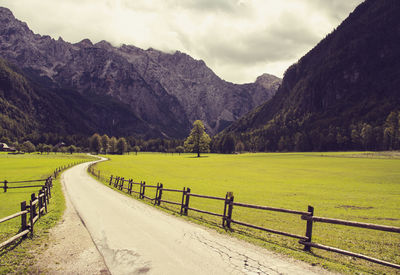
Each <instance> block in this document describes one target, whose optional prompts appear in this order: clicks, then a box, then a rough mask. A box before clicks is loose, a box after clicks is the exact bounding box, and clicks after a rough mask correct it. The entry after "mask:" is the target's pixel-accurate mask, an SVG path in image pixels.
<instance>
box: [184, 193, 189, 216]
mask: <svg viewBox="0 0 400 275" xmlns="http://www.w3.org/2000/svg"><path fill="white" fill-rule="evenodd" d="M189 194H190V188H189V187H188V188H187V189H186V198H185V209H184V215H185V216H187V214H188V210H189V200H190V195H189Z"/></svg>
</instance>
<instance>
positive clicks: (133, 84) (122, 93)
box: [0, 8, 280, 138]
mask: <svg viewBox="0 0 400 275" xmlns="http://www.w3.org/2000/svg"><path fill="white" fill-rule="evenodd" d="M0 21H1V23H2V27H1V28H0V56H2V57H3V58H5V59H6V60H8V61H9V62H11V63H13V64H16V65H17V66H19V67H20V68H22V69H23V70H25V71H28V72H29V73H31V74H37V75H39V76H41V77H42V78H43V81H44V82H46V83H47V84H46V85H50V86H51V87H52V88H55V87H58V88H67V89H71V90H76V91H78V92H79V93H81V94H86V93H87V94H90V93H92V94H96V95H109V96H111V97H112V98H114V99H116V100H117V101H120V102H123V103H125V104H128V105H129V106H130V108H131V110H132V111H133V112H134V113H135V115H136V116H137V117H138V118H140V119H142V120H143V121H145V122H146V123H148V124H149V125H150V126H151V127H154V128H158V129H159V131H160V132H162V133H164V134H163V135H164V136H165V137H180V138H182V137H184V136H186V135H187V134H188V132H189V130H190V127H191V123H192V122H193V121H195V120H197V119H201V120H202V121H203V122H204V124H205V126H206V128H207V130H208V132H209V133H210V134H216V133H217V132H219V131H220V130H222V129H223V128H225V127H226V126H228V125H229V124H230V123H232V122H233V121H235V120H236V119H238V118H239V117H240V116H242V115H243V114H245V113H247V112H248V111H250V110H251V109H253V108H254V107H256V106H258V105H259V104H261V103H262V102H264V101H266V100H268V99H269V98H271V97H272V95H273V94H274V93H275V91H276V88H277V85H279V83H280V80H279V78H277V77H273V76H270V79H271V82H273V83H275V84H274V85H272V84H271V85H270V86H268V85H261V84H260V83H257V82H254V83H249V84H234V83H230V82H227V81H224V80H222V79H221V78H219V77H218V76H217V75H216V74H215V73H214V72H212V70H211V69H210V68H208V67H207V66H206V64H205V63H204V61H202V60H195V59H193V58H191V57H190V56H189V55H187V54H184V53H181V52H179V51H176V52H175V53H173V54H168V53H163V52H161V51H157V50H154V49H147V50H142V49H140V48H138V47H135V46H129V45H121V46H120V47H114V46H112V45H111V44H110V43H109V42H107V41H104V40H103V41H100V42H97V43H95V44H93V43H92V42H91V41H90V40H89V39H83V40H82V41H80V42H78V43H75V44H72V43H69V42H65V41H64V40H63V39H62V38H61V37H60V38H59V39H58V40H55V39H53V38H51V37H49V36H41V35H39V34H34V33H33V32H32V31H31V30H30V29H29V27H28V25H27V24H26V23H24V22H21V21H19V20H17V19H15V17H14V16H13V15H12V13H11V11H9V10H7V9H5V8H0ZM266 82H268V80H266ZM276 83H278V84H277V85H276Z"/></svg>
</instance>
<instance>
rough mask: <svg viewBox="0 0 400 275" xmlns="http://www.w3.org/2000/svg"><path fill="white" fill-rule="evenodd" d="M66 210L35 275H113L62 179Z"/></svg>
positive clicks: (36, 267)
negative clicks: (66, 190)
mask: <svg viewBox="0 0 400 275" xmlns="http://www.w3.org/2000/svg"><path fill="white" fill-rule="evenodd" d="M61 182H62V188H63V192H64V194H65V200H66V210H65V213H64V216H63V218H62V220H61V221H60V222H59V224H57V225H56V226H55V227H54V228H52V229H51V230H50V236H49V243H48V245H47V246H48V248H47V249H46V250H45V251H44V252H43V253H41V254H37V256H36V261H35V262H36V265H35V266H33V268H32V270H31V273H33V274H102V275H105V274H110V272H109V271H108V268H107V266H106V264H105V263H104V259H103V257H102V255H101V254H100V253H99V251H98V250H97V247H96V246H95V244H94V243H93V241H92V239H91V237H90V235H89V233H88V231H87V229H86V227H85V225H84V224H83V222H82V221H81V219H80V217H79V215H78V214H77V212H76V210H75V208H74V206H73V205H72V203H71V200H70V198H69V196H68V194H67V193H66V192H65V182H64V177H63V176H62V177H61Z"/></svg>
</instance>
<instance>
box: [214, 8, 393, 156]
mask: <svg viewBox="0 0 400 275" xmlns="http://www.w3.org/2000/svg"><path fill="white" fill-rule="evenodd" d="M399 15H400V1H398V0H367V1H365V2H363V3H362V4H360V5H359V6H358V7H357V8H356V9H355V10H354V12H352V13H351V14H350V15H349V17H348V18H347V19H346V20H344V21H343V22H342V24H341V25H340V26H339V27H337V29H335V30H334V31H333V32H332V33H330V34H329V35H327V37H326V38H325V39H323V40H322V41H321V42H320V43H319V44H318V45H317V46H315V47H314V48H313V49H312V50H311V51H310V52H308V53H307V54H306V55H305V56H304V57H302V58H301V59H300V60H299V61H298V62H297V63H296V64H293V65H292V66H291V67H289V68H288V69H287V71H286V72H285V75H284V78H283V80H282V85H281V86H280V88H279V89H278V91H277V93H276V94H275V96H274V97H273V98H272V99H271V100H269V101H268V102H266V103H264V104H263V105H261V106H259V107H258V108H256V109H255V110H253V111H251V112H250V113H248V114H247V115H245V116H244V117H243V118H241V119H240V120H238V121H237V122H235V123H233V124H232V125H231V126H229V127H228V128H227V129H225V130H224V131H223V132H222V133H221V134H220V135H219V136H218V137H217V138H216V144H215V146H216V147H217V148H218V146H220V144H221V142H222V141H223V140H224V139H226V137H227V136H230V138H232V136H233V137H235V138H236V139H237V140H238V141H239V140H241V141H242V142H243V143H245V145H246V146H247V149H249V150H261V151H264V150H265V151H276V150H280V151H282V150H289V151H292V150H297V151H309V150H318V151H319V150H345V149H346V150H349V149H352V150H353V149H357V150H358V149H392V148H394V147H393V142H392V141H390V140H393V139H395V137H397V138H398V137H400V133H398V134H396V132H397V131H398V130H397V129H399V125H400V116H399V117H398V118H396V119H394V120H393V118H394V117H396V115H398V111H399V106H400V105H399V104H400V46H399V45H400V16H399ZM396 120H397V122H396ZM390 121H392V122H390ZM393 121H394V122H393ZM390 125H391V126H390ZM398 143H400V142H398ZM390 144H392V145H390ZM397 146H398V145H397Z"/></svg>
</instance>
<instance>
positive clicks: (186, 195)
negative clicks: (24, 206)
mask: <svg viewBox="0 0 400 275" xmlns="http://www.w3.org/2000/svg"><path fill="white" fill-rule="evenodd" d="M89 172H91V173H92V174H93V175H94V176H96V175H97V174H100V173H99V172H97V173H96V171H95V170H94V168H93V167H90V169H89ZM103 181H104V182H108V183H109V185H110V186H114V187H118V186H122V187H123V185H124V183H125V182H127V183H128V186H127V187H125V188H119V190H127V193H128V194H132V193H137V194H139V198H140V199H144V198H146V199H149V200H151V201H154V204H155V205H160V204H161V203H167V204H173V205H177V206H180V214H181V215H188V211H189V210H191V211H195V212H199V213H203V214H208V215H212V216H217V217H221V218H222V227H224V228H228V229H231V230H232V224H237V225H240V226H244V227H249V228H252V229H257V230H261V231H265V232H269V233H273V234H278V235H282V236H286V237H290V238H295V239H298V240H299V243H300V244H302V245H304V250H305V251H311V248H312V247H313V248H317V249H323V250H327V251H331V252H335V253H340V254H343V255H348V256H353V257H357V258H360V259H364V260H367V261H370V262H374V263H377V264H381V265H385V266H388V267H392V268H395V269H400V265H398V264H395V263H389V262H386V261H383V260H379V259H376V258H372V257H369V256H366V255H362V254H358V253H354V252H350V251H346V250H342V249H339V248H334V247H329V246H325V245H322V244H317V243H314V242H312V233H313V224H314V223H315V222H322V223H329V224H339V225H344V226H351V227H359V228H366V229H373V230H379V231H386V232H392V233H400V227H393V226H385V225H377V224H368V223H360V222H354V221H346V220H339V219H331V218H324V217H316V216H314V207H312V206H308V208H307V211H299V210H291V209H285V208H276V207H271V206H261V205H253V204H246V203H239V202H234V196H233V193H232V192H227V194H226V196H225V198H222V197H215V196H209V195H200V194H194V193H191V189H190V188H186V187H184V188H183V190H179V189H169V188H163V185H162V184H161V183H158V184H157V185H146V182H144V181H143V182H142V181H141V182H140V183H138V182H137V183H135V182H133V180H132V179H129V180H126V179H124V178H121V177H114V176H113V175H111V177H110V178H109V179H104V180H103ZM113 183H114V184H113ZM118 184H120V185H118ZM133 185H139V186H140V190H139V191H134V190H133ZM146 187H148V188H157V189H156V194H155V197H154V198H153V197H149V196H146V195H145V192H146ZM163 192H178V193H182V199H181V201H180V202H175V201H168V200H163V199H162V194H163ZM190 197H196V198H200V199H208V200H210V199H211V200H218V201H224V208H223V211H222V214H221V213H214V212H210V211H206V210H203V209H197V208H193V207H190ZM234 206H235V207H243V208H250V209H257V210H263V211H272V212H280V213H287V214H293V215H298V216H300V219H299V221H301V220H304V221H306V225H305V234H304V236H301V235H297V234H293V233H289V232H283V231H279V230H275V229H271V228H264V227H261V226H258V225H254V224H249V223H245V222H242V221H238V220H235V219H232V214H233V209H234Z"/></svg>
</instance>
